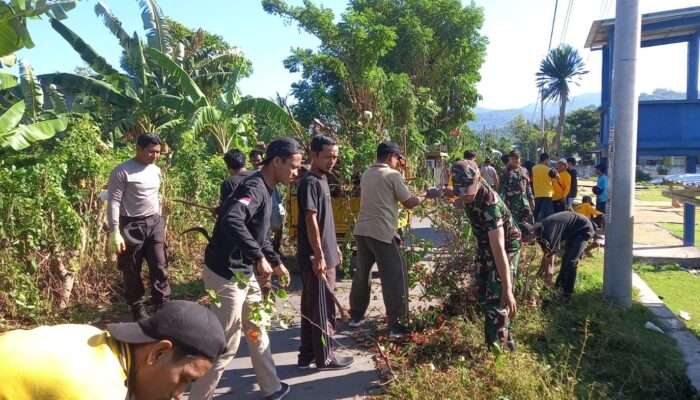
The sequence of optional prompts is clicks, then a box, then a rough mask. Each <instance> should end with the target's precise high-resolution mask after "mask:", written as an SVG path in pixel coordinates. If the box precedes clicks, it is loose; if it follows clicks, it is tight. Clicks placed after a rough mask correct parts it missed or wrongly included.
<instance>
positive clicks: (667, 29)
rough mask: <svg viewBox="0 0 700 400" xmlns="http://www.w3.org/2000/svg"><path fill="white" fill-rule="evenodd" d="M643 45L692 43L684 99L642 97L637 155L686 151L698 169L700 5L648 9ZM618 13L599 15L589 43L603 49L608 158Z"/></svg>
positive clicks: (689, 235) (688, 224) (687, 226)
mask: <svg viewBox="0 0 700 400" xmlns="http://www.w3.org/2000/svg"><path fill="white" fill-rule="evenodd" d="M641 24H642V26H641V28H642V29H641V47H652V46H664V45H669V44H674V43H687V46H688V57H687V64H688V69H687V71H688V72H687V85H686V86H687V88H686V98H685V99H684V100H664V101H640V102H639V116H638V126H637V157H640V156H642V157H644V156H676V157H685V160H686V162H685V165H686V172H687V173H696V172H697V164H698V155H699V154H700V99H698V72H699V71H698V70H699V65H700V7H690V8H682V9H678V10H669V11H661V12H656V13H650V14H644V15H642V22H641ZM614 32H615V19H605V20H599V21H594V22H593V25H592V26H591V30H590V32H589V33H588V38H587V39H586V46H585V47H586V48H589V49H591V50H600V51H601V52H602V53H603V62H602V72H603V73H602V82H601V86H602V89H601V101H600V109H599V112H600V118H601V123H600V147H599V148H600V150H601V151H600V154H599V156H600V158H601V159H602V161H605V160H606V159H607V156H608V154H607V149H608V146H609V137H610V131H611V129H612V127H613V121H612V118H613V115H612V114H613V113H614V111H613V107H612V104H611V100H612V92H611V88H612V78H613V69H614V66H613V65H612V60H613V52H614V51H615V43H614V36H615V35H614ZM694 226H695V205H694V202H686V203H685V208H684V242H686V243H691V244H692V243H694V237H693V236H694Z"/></svg>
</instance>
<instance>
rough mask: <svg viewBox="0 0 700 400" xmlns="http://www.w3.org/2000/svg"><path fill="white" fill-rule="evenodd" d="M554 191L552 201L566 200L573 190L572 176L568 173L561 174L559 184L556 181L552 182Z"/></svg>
mask: <svg viewBox="0 0 700 400" xmlns="http://www.w3.org/2000/svg"><path fill="white" fill-rule="evenodd" d="M552 189H553V190H554V193H552V200H554V201H556V200H563V199H566V195H568V194H569V191H570V190H571V174H569V173H568V172H566V171H564V172H560V173H559V182H557V180H556V179H555V180H553V181H552Z"/></svg>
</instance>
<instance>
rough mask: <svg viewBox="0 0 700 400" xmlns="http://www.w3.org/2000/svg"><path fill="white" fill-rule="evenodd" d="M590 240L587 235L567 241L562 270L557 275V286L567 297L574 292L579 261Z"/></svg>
mask: <svg viewBox="0 0 700 400" xmlns="http://www.w3.org/2000/svg"><path fill="white" fill-rule="evenodd" d="M589 239H590V238H589V237H588V236H587V235H585V236H576V237H574V238H571V239H567V240H566V247H565V249H564V256H563V257H562V259H561V269H560V270H559V275H557V280H556V282H555V286H557V287H561V288H562V290H563V292H564V296H565V297H569V296H571V294H572V293H573V292H574V285H575V284H576V269H577V268H578V260H579V258H581V254H583V251H584V250H585V249H586V245H587V244H588V240H589Z"/></svg>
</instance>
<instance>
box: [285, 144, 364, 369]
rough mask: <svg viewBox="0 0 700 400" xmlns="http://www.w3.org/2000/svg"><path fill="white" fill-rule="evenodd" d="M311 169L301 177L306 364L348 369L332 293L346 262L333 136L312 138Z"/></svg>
mask: <svg viewBox="0 0 700 400" xmlns="http://www.w3.org/2000/svg"><path fill="white" fill-rule="evenodd" d="M310 150H311V169H310V170H309V172H308V173H307V174H306V175H304V178H302V180H301V181H300V182H299V190H298V200H297V204H298V206H299V220H298V222H297V227H298V229H299V232H298V233H299V234H298V235H297V265H298V266H299V270H300V271H301V276H302V280H303V289H302V293H301V314H302V319H301V346H300V347H299V361H298V363H297V366H298V367H299V368H300V369H309V368H310V367H311V364H312V363H314V362H315V363H316V367H317V368H318V369H319V370H337V369H345V368H348V367H349V366H350V365H352V364H353V362H354V360H353V358H352V357H346V356H340V355H336V354H335V353H334V351H333V332H334V330H335V303H334V302H333V295H332V293H331V292H330V291H331V290H332V289H333V287H334V286H335V270H336V267H337V266H338V264H340V262H341V254H340V249H338V243H337V241H336V237H335V223H334V222H333V206H332V203H331V192H330V189H329V187H328V180H327V179H326V174H328V173H329V172H330V171H331V170H332V169H333V166H334V165H335V163H336V162H337V161H338V146H337V145H336V143H335V141H334V140H333V139H331V138H330V137H328V136H323V135H316V136H314V138H313V139H312V140H311V146H310Z"/></svg>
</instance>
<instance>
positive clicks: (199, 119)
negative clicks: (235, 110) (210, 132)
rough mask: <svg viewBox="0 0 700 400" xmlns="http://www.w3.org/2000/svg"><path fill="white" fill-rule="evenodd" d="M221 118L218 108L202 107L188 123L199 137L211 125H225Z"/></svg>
mask: <svg viewBox="0 0 700 400" xmlns="http://www.w3.org/2000/svg"><path fill="white" fill-rule="evenodd" d="M224 122H225V121H224V120H222V118H221V112H219V110H218V109H217V108H216V107H212V106H205V107H200V108H198V109H197V111H195V112H194V114H193V115H192V117H190V119H189V121H188V125H189V126H190V127H191V128H192V133H193V134H194V135H199V134H200V133H202V132H203V131H204V129H206V127H207V126H209V125H217V124H221V123H224Z"/></svg>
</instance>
